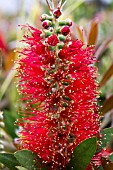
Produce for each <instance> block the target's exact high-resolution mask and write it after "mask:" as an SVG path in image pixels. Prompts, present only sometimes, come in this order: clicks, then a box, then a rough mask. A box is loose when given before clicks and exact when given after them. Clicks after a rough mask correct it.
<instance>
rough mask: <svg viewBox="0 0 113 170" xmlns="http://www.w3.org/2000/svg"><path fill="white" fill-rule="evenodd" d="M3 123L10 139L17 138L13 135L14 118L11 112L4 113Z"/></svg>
mask: <svg viewBox="0 0 113 170" xmlns="http://www.w3.org/2000/svg"><path fill="white" fill-rule="evenodd" d="M3 114H4V123H5V129H6V131H7V133H8V134H9V135H10V136H11V137H12V138H15V137H17V135H16V133H15V127H16V126H15V125H14V123H15V120H16V118H15V117H14V116H13V115H12V114H11V112H8V111H4V113H3Z"/></svg>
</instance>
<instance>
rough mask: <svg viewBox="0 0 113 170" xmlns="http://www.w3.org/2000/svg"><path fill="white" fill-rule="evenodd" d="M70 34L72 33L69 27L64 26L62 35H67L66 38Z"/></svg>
mask: <svg viewBox="0 0 113 170" xmlns="http://www.w3.org/2000/svg"><path fill="white" fill-rule="evenodd" d="M69 32H70V29H69V27H68V26H64V27H63V28H62V30H61V33H62V34H63V35H65V36H66V35H68V34H69Z"/></svg>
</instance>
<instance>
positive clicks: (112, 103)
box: [101, 95, 113, 114]
mask: <svg viewBox="0 0 113 170" xmlns="http://www.w3.org/2000/svg"><path fill="white" fill-rule="evenodd" d="M111 109H113V95H112V96H110V97H109V98H108V99H107V100H106V101H105V102H104V103H103V106H102V108H101V112H102V114H105V113H107V112H108V111H110V110H111Z"/></svg>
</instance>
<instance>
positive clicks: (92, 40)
mask: <svg viewBox="0 0 113 170" xmlns="http://www.w3.org/2000/svg"><path fill="white" fill-rule="evenodd" d="M97 38H98V19H97V18H94V19H93V20H92V21H91V23H90V28H89V34H88V45H95V44H96V41H97Z"/></svg>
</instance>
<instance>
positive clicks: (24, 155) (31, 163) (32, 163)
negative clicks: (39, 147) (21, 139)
mask: <svg viewBox="0 0 113 170" xmlns="http://www.w3.org/2000/svg"><path fill="white" fill-rule="evenodd" d="M14 155H15V157H16V159H17V160H18V161H19V163H20V164H21V165H22V166H23V167H25V168H27V169H29V170H35V169H37V170H38V169H40V168H41V167H42V168H41V170H47V169H48V167H47V166H45V165H44V164H42V161H41V159H40V158H38V157H37V156H36V155H35V154H34V153H32V152H31V151H29V150H21V151H17V152H15V154H14Z"/></svg>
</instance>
